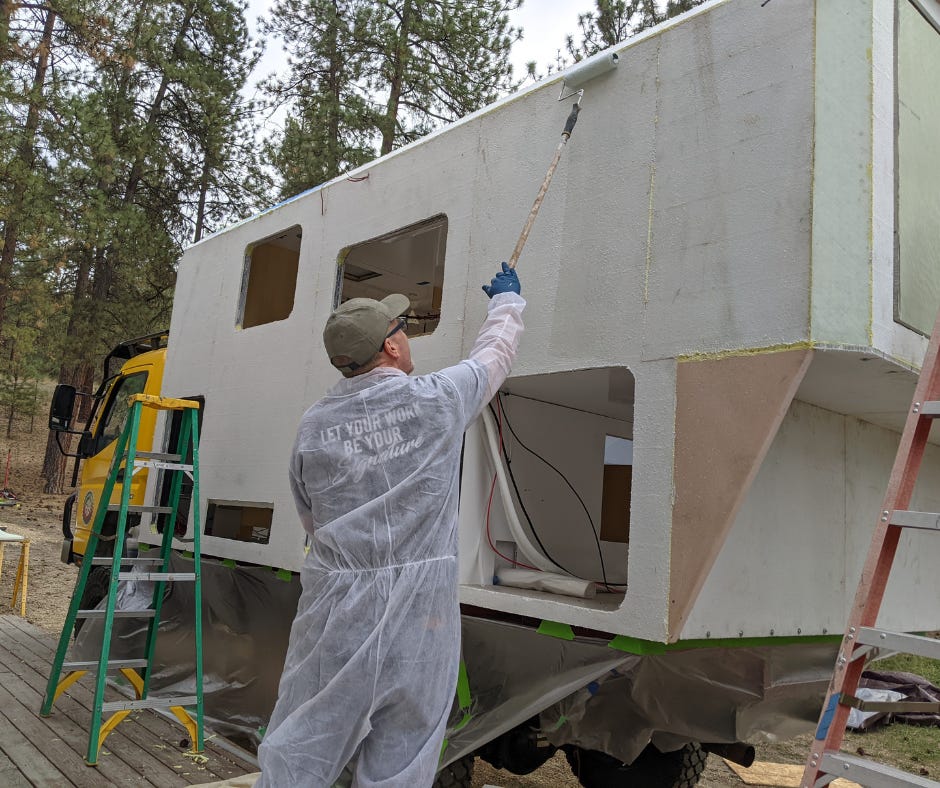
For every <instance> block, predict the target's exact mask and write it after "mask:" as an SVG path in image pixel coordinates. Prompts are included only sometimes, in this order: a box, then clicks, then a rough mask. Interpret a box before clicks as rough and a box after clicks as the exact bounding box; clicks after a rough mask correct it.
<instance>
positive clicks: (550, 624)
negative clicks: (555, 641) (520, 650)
mask: <svg viewBox="0 0 940 788" xmlns="http://www.w3.org/2000/svg"><path fill="white" fill-rule="evenodd" d="M537 631H538V633H539V634H540V635H548V636H549V637H552V638H560V639H561V640H574V631H573V630H572V629H571V626H570V625H569V624H559V623H558V622H557V621H543V622H542V623H541V624H539V628H538V630H537Z"/></svg>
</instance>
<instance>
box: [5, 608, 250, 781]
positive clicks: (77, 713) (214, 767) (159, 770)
mask: <svg viewBox="0 0 940 788" xmlns="http://www.w3.org/2000/svg"><path fill="white" fill-rule="evenodd" d="M57 642H58V638H56V637H55V636H53V635H49V634H48V633H45V632H42V630H39V629H37V628H36V627H34V626H33V625H31V624H29V623H28V622H25V621H22V620H21V619H18V618H16V617H15V616H2V615H0V677H3V676H6V678H7V681H6V682H3V681H2V680H0V685H3V686H4V687H6V689H7V691H8V692H9V693H10V694H11V695H13V696H14V697H15V698H16V699H17V701H18V702H19V704H20V707H21V708H22V709H23V710H24V711H25V712H26V713H28V714H30V715H32V716H33V719H34V722H38V724H41V725H48V730H49V731H50V733H49V735H50V736H53V737H58V738H60V739H61V741H62V742H63V743H64V744H65V745H67V746H68V747H69V749H70V750H72V749H77V753H78V757H79V760H80V761H81V764H82V768H83V769H85V770H87V771H88V772H89V773H90V774H91V775H92V776H95V775H96V774H97V775H98V781H97V783H95V785H102V784H105V783H104V780H102V779H101V778H104V779H106V780H110V781H113V782H114V783H116V784H118V785H138V786H157V788H176V786H181V785H190V784H194V783H203V782H212V781H214V780H217V779H225V778H228V777H233V776H238V775H242V774H246V773H250V772H254V771H257V768H256V767H255V766H254V765H253V764H251V763H250V762H248V761H243V760H241V759H239V758H238V757H237V756H235V755H233V754H231V753H228V752H227V751H226V750H224V749H222V748H221V747H218V746H216V745H214V744H212V743H211V742H209V743H207V747H206V755H207V756H208V757H209V763H208V764H205V765H200V764H197V763H194V762H193V761H192V760H191V759H189V758H187V757H185V755H184V754H183V753H182V752H181V750H180V748H179V746H178V745H179V742H180V740H181V739H183V738H188V735H187V734H186V732H185V731H184V730H183V728H182V727H180V726H178V725H176V724H175V723H173V722H171V721H169V720H167V719H166V718H164V717H162V716H159V715H157V714H154V713H153V712H150V711H139V712H134V713H133V714H132V715H131V716H130V717H128V719H127V720H125V721H124V722H122V723H121V724H120V725H118V726H117V728H115V730H114V731H113V732H112V733H111V735H110V736H108V738H107V740H106V742H105V746H104V748H103V750H102V757H101V759H100V760H99V767H98V770H97V771H92V770H91V769H90V767H87V766H85V764H84V761H83V760H82V758H83V756H84V753H85V749H86V748H87V742H88V732H87V730H88V724H89V721H90V715H91V711H90V709H91V705H92V700H93V693H92V690H91V688H90V686H89V681H88V677H83V679H82V681H80V682H78V683H76V684H74V685H73V686H72V687H70V688H69V690H68V691H67V692H66V693H64V694H63V695H62V696H61V697H60V698H59V699H58V700H57V701H56V705H55V707H54V709H53V714H52V716H50V717H49V718H47V719H41V718H39V717H38V710H39V706H40V704H41V702H42V696H43V694H44V692H45V687H46V681H47V679H48V672H49V670H50V669H51V664H52V657H53V653H54V649H55V647H56V644H57ZM106 696H107V697H113V698H115V699H117V698H119V697H121V696H120V695H119V693H117V692H115V691H114V690H113V689H111V688H109V690H108V691H107V693H106ZM27 727H29V725H28V723H27ZM10 762H11V763H12V765H13V766H12V767H11V768H15V769H19V768H20V766H19V762H18V761H17V760H15V759H14V758H12V757H11V758H10ZM105 763H107V767H105V766H104V764H105ZM3 764H4V762H3V760H2V758H0V769H3V768H4V766H3ZM11 773H12V772H11ZM0 777H2V773H0ZM76 777H77V775H76ZM7 782H9V781H6V780H3V781H2V783H0V784H3V785H6V784H7ZM10 784H12V785H18V784H19V783H16V782H11V783H10ZM49 784H62V785H72V784H74V783H71V782H68V780H67V779H66V780H65V781H62V780H61V779H60V782H59V783H54V782H50V783H49ZM81 784H84V783H81Z"/></svg>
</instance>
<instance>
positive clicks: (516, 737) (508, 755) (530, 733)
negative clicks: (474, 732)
mask: <svg viewBox="0 0 940 788" xmlns="http://www.w3.org/2000/svg"><path fill="white" fill-rule="evenodd" d="M556 749H557V748H556V747H553V746H552V745H551V744H549V743H548V742H547V741H546V740H545V739H544V737H542V736H541V735H540V732H539V718H538V717H533V718H531V719H529V720H526V721H525V722H524V723H522V724H521V725H517V726H516V727H515V728H513V729H512V730H509V731H506V733H504V734H502V735H501V736H497V737H496V738H495V739H494V740H493V741H491V742H487V743H486V744H484V745H483V746H482V747H480V749H478V750H477V752H476V754H477V755H479V756H480V757H481V758H482V759H483V760H484V761H487V762H488V763H489V764H491V765H492V766H493V768H494V769H506V770H507V771H510V772H512V773H513V774H531V773H532V772H534V771H535V770H536V769H538V768H539V767H540V766H541V765H542V764H544V763H545V762H546V761H547V760H548V759H549V758H551V757H552V756H553V755H554V754H555V751H556Z"/></svg>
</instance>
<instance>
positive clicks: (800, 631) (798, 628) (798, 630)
mask: <svg viewBox="0 0 940 788" xmlns="http://www.w3.org/2000/svg"><path fill="white" fill-rule="evenodd" d="M796 634H797V635H802V634H803V628H802V627H797V628H796Z"/></svg>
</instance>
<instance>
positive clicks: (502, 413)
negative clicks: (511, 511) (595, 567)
mask: <svg viewBox="0 0 940 788" xmlns="http://www.w3.org/2000/svg"><path fill="white" fill-rule="evenodd" d="M496 401H497V405H498V406H499V411H500V416H501V419H502V418H505V420H506V426H507V427H508V428H509V432H510V434H511V435H512V437H513V438H514V439H515V440H516V443H518V444H519V445H520V446H521V447H522V448H523V449H525V450H526V451H527V452H529V454H531V455H533V456H534V457H535V458H536V459H538V460H541V461H542V462H543V463H544V464H545V465H547V466H548V467H549V468H551V469H552V470H553V471H555V473H557V474H558V475H559V476H560V477H561V478H562V480H563V481H564V482H565V484H566V485H568V488H569V489H570V490H571V492H573V493H574V495H575V497H576V498H577V499H578V502H579V503H580V504H581V508H582V509H583V510H584V513H585V515H586V516H587V519H588V523H590V526H591V532H592V533H593V534H594V543H595V544H596V545H597V555H598V558H599V560H600V565H601V576H602V578H603V580H600V581H595V582H598V584H599V585H603V586H605V587H607V588H608V589H609V588H610V587H613V586H619V587H624V586H626V583H611V582H609V581H608V580H607V567H606V565H605V563H604V554H603V551H602V549H601V540H600V537H599V536H598V533H597V526H595V524H594V518H593V517H591V512H590V511H589V510H588V508H587V505H586V504H585V503H584V499H583V498H582V497H581V495H580V494H579V493H578V491H577V490H576V489H575V488H574V485H572V484H571V482H570V481H569V480H568V477H567V476H565V474H563V473H562V472H561V471H560V470H558V468H556V467H555V466H554V465H552V463H550V462H549V461H548V460H546V459H545V458H544V457H542V456H541V455H540V454H539V453H538V452H536V451H534V450H533V449H530V448H529V447H528V446H527V445H526V444H525V443H523V442H522V440H520V438H519V436H518V435H517V434H516V431H515V430H514V429H513V426H512V424H511V423H510V421H509V417H508V415H505V409H504V408H503V407H502V396H501V395H500V394H499V393H497V395H496ZM492 407H493V406H492V405H490V408H492ZM500 443H501V445H502V449H503V456H504V457H505V458H506V468H507V471H508V472H509V478H510V481H512V485H513V488H514V489H515V491H516V497H517V498H518V500H519V505H520V508H521V509H522V512H523V514H524V515H525V518H526V521H527V522H528V523H529V528H530V529H531V530H532V535H533V536H534V537H535V540H536V542H538V545H539V547H541V549H542V551H543V552H545V555H546V557H547V558H548V559H549V560H550V561H551V562H552V563H553V564H555V565H556V566H559V567H560V568H563V567H561V565H560V564H558V562H557V561H555V560H554V559H553V558H551V556H549V555H548V553H547V551H545V547H544V546H543V545H542V542H541V540H540V539H539V537H538V534H537V532H536V529H535V526H534V525H533V523H532V520H531V518H530V517H529V515H528V512H526V510H525V506H524V505H523V504H522V497H521V496H520V495H519V488H518V487H517V486H516V480H515V477H514V474H513V472H512V468H511V467H510V462H509V457H508V454H507V452H506V445H505V442H504V441H502V440H500ZM565 571H566V572H568V574H572V575H573V574H574V573H573V572H570V571H569V570H567V569H565Z"/></svg>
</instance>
